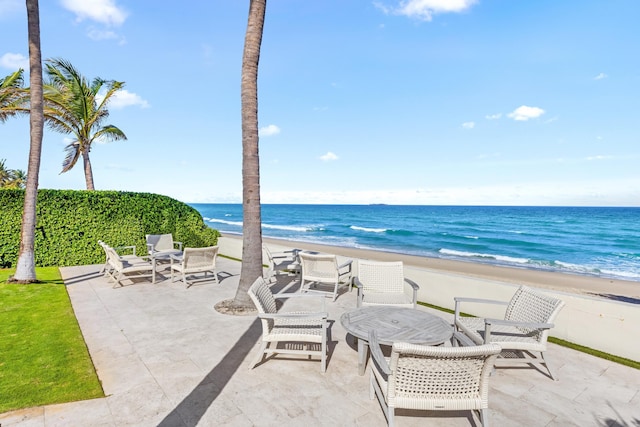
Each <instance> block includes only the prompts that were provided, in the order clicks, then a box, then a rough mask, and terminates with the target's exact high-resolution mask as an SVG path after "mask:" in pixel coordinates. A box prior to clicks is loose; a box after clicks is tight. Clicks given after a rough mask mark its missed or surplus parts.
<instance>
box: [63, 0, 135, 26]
mask: <svg viewBox="0 0 640 427" xmlns="http://www.w3.org/2000/svg"><path fill="white" fill-rule="evenodd" d="M62 6H63V7H64V8H65V9H67V10H69V11H71V12H73V13H74V14H75V15H76V19H77V20H78V21H84V20H85V19H90V20H92V21H96V22H100V23H102V24H105V25H109V26H111V25H113V26H118V25H122V24H123V23H124V21H125V20H126V19H127V12H126V11H125V10H124V9H122V8H121V7H120V6H118V5H116V3H115V1H114V0H62Z"/></svg>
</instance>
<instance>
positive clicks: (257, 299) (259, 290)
mask: <svg viewBox="0 0 640 427" xmlns="http://www.w3.org/2000/svg"><path fill="white" fill-rule="evenodd" d="M248 294H249V297H250V298H251V301H253V303H254V304H255V306H256V308H257V309H258V311H259V312H260V313H275V312H276V311H277V310H276V299H275V298H274V297H273V293H272V292H271V289H270V288H269V286H268V285H267V282H266V281H265V280H264V278H262V277H258V278H257V279H256V280H255V281H254V282H253V284H252V285H251V287H250V288H249V291H248Z"/></svg>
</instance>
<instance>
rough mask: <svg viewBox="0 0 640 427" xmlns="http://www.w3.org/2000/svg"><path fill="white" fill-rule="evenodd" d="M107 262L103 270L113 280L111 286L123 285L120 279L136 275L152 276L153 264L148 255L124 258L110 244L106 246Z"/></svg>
mask: <svg viewBox="0 0 640 427" xmlns="http://www.w3.org/2000/svg"><path fill="white" fill-rule="evenodd" d="M105 252H106V253H107V264H108V266H107V267H106V268H105V272H106V273H107V274H108V276H109V278H111V279H113V280H114V281H115V283H114V285H113V287H114V288H115V287H116V286H117V285H120V286H124V285H123V284H122V281H123V280H125V279H132V278H134V277H135V278H138V277H152V276H153V264H152V263H151V261H149V260H148V257H135V258H131V257H129V258H124V257H122V256H120V255H118V253H117V252H116V250H115V249H113V248H112V247H110V246H106V248H105Z"/></svg>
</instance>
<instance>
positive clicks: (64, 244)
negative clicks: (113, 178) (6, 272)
mask: <svg viewBox="0 0 640 427" xmlns="http://www.w3.org/2000/svg"><path fill="white" fill-rule="evenodd" d="M23 203H24V190H0V210H1V212H2V214H1V215H0V268H2V267H4V268H9V267H12V266H15V263H16V261H17V258H18V249H19V246H20V225H21V221H22V208H23ZM36 215H37V219H36V240H35V258H36V266H38V267H47V266H68V265H84V264H98V263H101V262H104V251H103V250H102V248H100V246H99V245H98V240H102V241H104V242H105V243H107V244H109V245H111V246H125V245H135V246H136V252H137V254H138V255H146V254H147V250H146V245H145V234H165V233H172V234H173V239H174V240H175V241H180V242H183V246H184V247H203V246H211V245H215V244H217V242H218V237H219V236H220V233H219V232H218V231H217V230H214V229H212V228H209V227H208V226H207V225H206V224H205V223H204V221H203V220H202V216H201V215H200V213H199V212H198V211H197V210H196V209H194V208H192V207H191V206H188V205H186V204H184V203H182V202H179V201H177V200H175V199H172V198H170V197H166V196H161V195H159V194H150V193H131V192H120V191H73V190H39V191H38V202H37V214H36Z"/></svg>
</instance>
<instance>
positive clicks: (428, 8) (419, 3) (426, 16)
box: [373, 0, 477, 21]
mask: <svg viewBox="0 0 640 427" xmlns="http://www.w3.org/2000/svg"><path fill="white" fill-rule="evenodd" d="M476 2H477V0H401V1H400V2H399V4H398V6H397V7H389V6H386V5H384V4H383V3H381V2H374V3H373V4H374V5H375V7H377V8H378V9H380V10H381V11H382V12H383V13H385V14H393V15H403V16H408V17H410V18H416V19H420V20H423V21H431V19H432V18H433V15H436V14H439V13H460V12H464V11H465V10H467V9H469V8H470V7H471V6H473V5H474V4H475V3H476Z"/></svg>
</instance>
